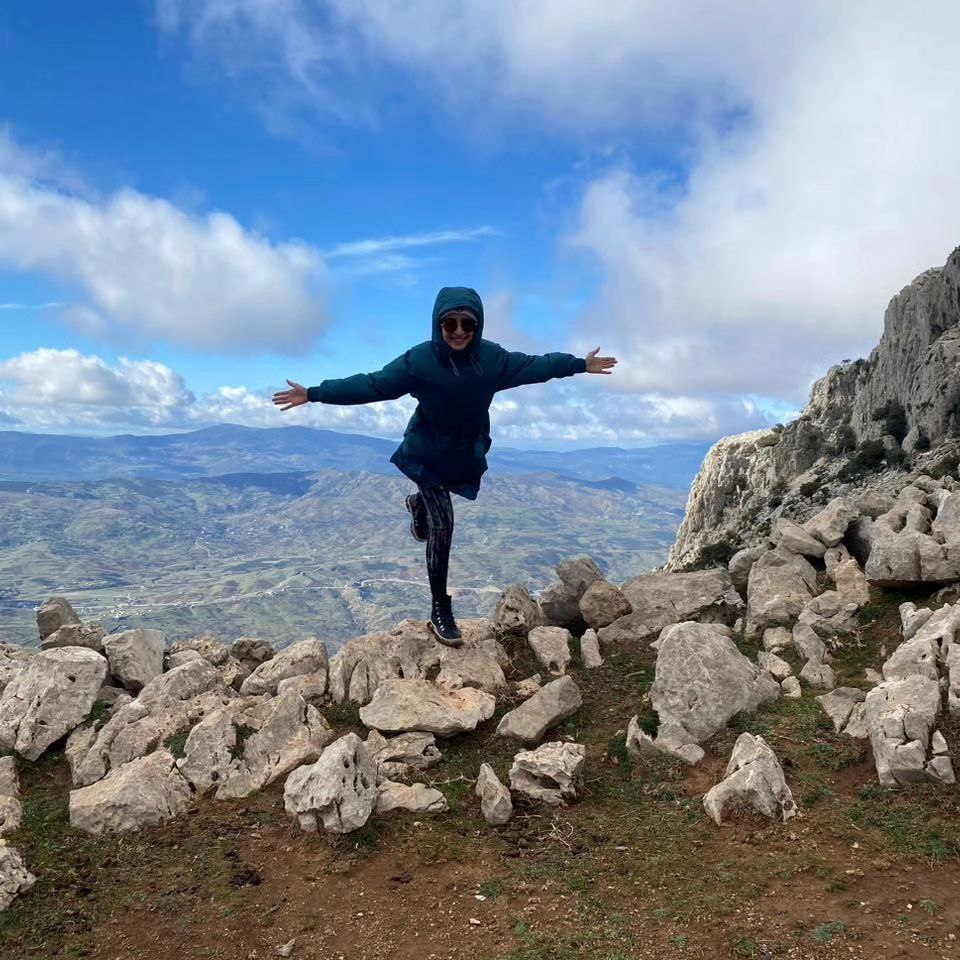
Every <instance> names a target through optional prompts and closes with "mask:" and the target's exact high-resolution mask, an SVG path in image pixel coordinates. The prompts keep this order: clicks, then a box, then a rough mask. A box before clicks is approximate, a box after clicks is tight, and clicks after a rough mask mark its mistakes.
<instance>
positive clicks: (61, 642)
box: [40, 623, 106, 653]
mask: <svg viewBox="0 0 960 960" xmlns="http://www.w3.org/2000/svg"><path fill="white" fill-rule="evenodd" d="M105 635H106V630H104V629H103V627H102V626H100V624H99V623H93V624H90V625H89V626H84V624H82V623H65V624H64V625H63V626H62V627H60V628H58V629H57V630H54V631H53V633H50V634H47V636H45V637H44V638H43V640H42V641H41V643H40V647H41V649H43V650H55V649H56V648H57V647H86V648H87V649H88V650H95V651H96V652H97V653H103V638H104V636H105Z"/></svg>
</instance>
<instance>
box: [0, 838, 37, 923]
mask: <svg viewBox="0 0 960 960" xmlns="http://www.w3.org/2000/svg"><path fill="white" fill-rule="evenodd" d="M36 882H37V878H36V877H35V876H34V875H33V874H32V873H31V872H30V871H29V870H28V869H27V867H26V864H25V863H24V862H23V857H21V856H20V853H19V852H18V851H17V849H16V848H15V847H11V846H8V845H7V844H6V843H4V842H3V841H2V840H0V913H2V912H3V911H4V910H6V909H7V907H9V906H10V904H11V903H13V901H14V900H15V899H16V898H17V897H19V896H21V895H22V894H24V893H28V892H29V891H30V890H32V889H33V885H34V884H35V883H36Z"/></svg>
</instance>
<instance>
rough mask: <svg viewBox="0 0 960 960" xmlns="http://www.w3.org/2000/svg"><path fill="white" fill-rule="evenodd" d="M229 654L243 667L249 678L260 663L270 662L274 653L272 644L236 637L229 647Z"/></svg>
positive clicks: (258, 639)
mask: <svg viewBox="0 0 960 960" xmlns="http://www.w3.org/2000/svg"><path fill="white" fill-rule="evenodd" d="M230 654H231V655H232V656H233V657H234V658H235V659H236V660H238V661H239V662H240V663H241V664H242V665H243V667H244V669H246V671H247V676H249V675H250V674H251V673H253V671H254V670H256V669H257V667H259V666H260V664H261V663H266V662H267V660H272V659H273V658H274V656H275V651H274V649H273V644H272V643H270V642H268V641H267V640H261V639H260V638H259V637H237V639H236V640H234V641H233V643H232V644H231V646H230Z"/></svg>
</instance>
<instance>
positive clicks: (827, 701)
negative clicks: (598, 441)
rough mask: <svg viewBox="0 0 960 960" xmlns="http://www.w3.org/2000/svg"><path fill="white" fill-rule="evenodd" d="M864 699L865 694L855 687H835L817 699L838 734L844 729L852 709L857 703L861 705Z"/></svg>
mask: <svg viewBox="0 0 960 960" xmlns="http://www.w3.org/2000/svg"><path fill="white" fill-rule="evenodd" d="M865 699H866V694H865V693H864V692H863V690H859V689H857V688H856V687H837V688H836V689H835V690H832V691H831V692H830V693H825V694H823V695H822V696H820V697H817V700H819V701H820V705H821V706H822V707H823V709H824V712H825V713H826V714H827V716H828V717H829V718H830V720H831V722H832V723H833V729H834V730H835V731H836V732H837V733H840V731H841V730H843V728H844V727H846V725H847V722H848V721H849V720H850V714H851V713H852V712H853V708H854V707H855V706H856V705H857V704H858V703H863V701H864V700H865Z"/></svg>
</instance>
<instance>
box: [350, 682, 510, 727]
mask: <svg viewBox="0 0 960 960" xmlns="http://www.w3.org/2000/svg"><path fill="white" fill-rule="evenodd" d="M495 708H496V700H495V699H494V698H493V696H491V695H490V694H489V693H486V692H485V691H483V690H475V689H474V688H473V687H464V688H463V689H461V690H445V689H443V688H441V687H438V686H437V685H436V684H435V683H431V682H430V681H429V680H404V679H398V680H385V681H384V682H383V683H381V684H380V686H379V687H377V690H376V693H374V695H373V699H372V700H371V701H370V702H369V703H368V704H366V705H365V706H363V707H361V708H360V720H361V722H362V723H363V724H364V725H365V726H367V727H371V728H373V729H376V730H380V731H381V732H392V733H402V732H405V731H408V730H422V731H424V732H425V733H433V734H436V735H437V736H438V737H450V736H453V735H454V734H457V733H466V732H468V731H470V730H474V729H475V728H476V726H477V724H478V723H480V722H481V721H483V720H489V719H490V717H492V716H493V712H494V709H495Z"/></svg>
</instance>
